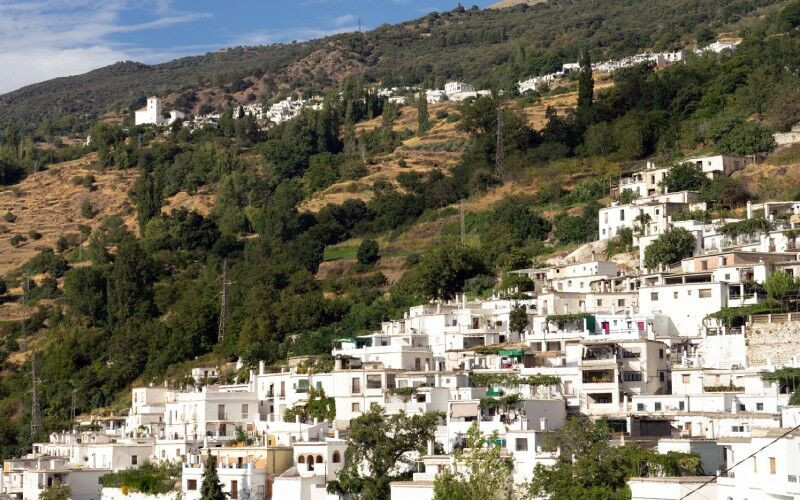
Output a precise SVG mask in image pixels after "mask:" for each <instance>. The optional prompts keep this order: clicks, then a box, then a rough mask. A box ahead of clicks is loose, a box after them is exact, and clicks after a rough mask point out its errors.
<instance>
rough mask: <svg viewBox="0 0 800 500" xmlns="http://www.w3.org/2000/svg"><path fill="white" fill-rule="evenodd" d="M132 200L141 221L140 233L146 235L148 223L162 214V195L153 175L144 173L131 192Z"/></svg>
mask: <svg viewBox="0 0 800 500" xmlns="http://www.w3.org/2000/svg"><path fill="white" fill-rule="evenodd" d="M130 196H131V200H132V201H133V203H134V205H136V214H137V219H138V221H139V232H140V233H141V234H142V235H144V230H145V227H147V222H148V221H149V220H150V219H152V218H153V217H156V216H158V215H159V214H160V213H161V204H162V195H161V188H160V187H159V186H158V184H157V182H156V179H155V176H153V174H150V173H147V172H143V173H142V174H141V175H140V176H139V178H138V179H136V183H135V184H134V185H133V189H131V192H130Z"/></svg>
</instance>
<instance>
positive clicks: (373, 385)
mask: <svg viewBox="0 0 800 500" xmlns="http://www.w3.org/2000/svg"><path fill="white" fill-rule="evenodd" d="M382 387H383V382H382V381H381V376H380V375H367V389H380V388H382Z"/></svg>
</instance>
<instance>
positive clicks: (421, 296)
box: [393, 243, 487, 302]
mask: <svg viewBox="0 0 800 500" xmlns="http://www.w3.org/2000/svg"><path fill="white" fill-rule="evenodd" d="M486 270H487V269H486V266H485V264H484V263H483V261H482V259H481V258H480V256H479V255H478V253H477V252H476V251H475V250H473V249H471V248H468V247H465V246H463V245H460V244H453V243H450V244H445V245H441V246H438V247H435V248H434V249H432V250H430V251H429V252H427V253H426V254H425V255H424V256H423V257H422V259H421V260H420V262H419V263H418V264H417V265H416V266H414V268H413V269H411V270H410V271H409V272H408V273H406V274H405V275H404V276H403V277H402V278H401V279H400V281H399V282H398V283H397V285H396V286H395V289H394V292H393V294H394V295H395V296H396V297H403V298H405V299H406V300H408V301H410V302H419V301H420V300H425V299H436V298H439V299H446V298H452V297H453V296H455V294H456V293H459V292H460V291H462V290H463V288H464V283H465V282H466V280H468V279H469V278H472V277H474V276H477V275H480V274H486Z"/></svg>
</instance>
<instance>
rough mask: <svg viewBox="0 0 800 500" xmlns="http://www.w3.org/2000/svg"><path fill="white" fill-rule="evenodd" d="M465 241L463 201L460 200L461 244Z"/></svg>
mask: <svg viewBox="0 0 800 500" xmlns="http://www.w3.org/2000/svg"><path fill="white" fill-rule="evenodd" d="M466 241H467V231H466V225H465V224H464V200H461V244H462V245H463V244H464V243H466Z"/></svg>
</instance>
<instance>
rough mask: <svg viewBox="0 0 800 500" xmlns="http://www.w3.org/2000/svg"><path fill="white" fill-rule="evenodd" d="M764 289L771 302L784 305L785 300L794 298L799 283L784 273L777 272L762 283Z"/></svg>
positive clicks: (798, 288) (799, 286) (798, 289)
mask: <svg viewBox="0 0 800 500" xmlns="http://www.w3.org/2000/svg"><path fill="white" fill-rule="evenodd" d="M764 289H765V290H766V291H767V296H769V298H770V299H771V300H774V301H776V302H781V303H784V302H785V301H786V300H787V299H790V298H796V295H797V292H798V291H800V283H798V282H797V280H796V279H794V278H793V277H791V276H789V274H788V273H786V272H785V271H782V270H777V271H775V272H773V273H772V274H770V275H769V278H767V279H766V280H765V281H764Z"/></svg>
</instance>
